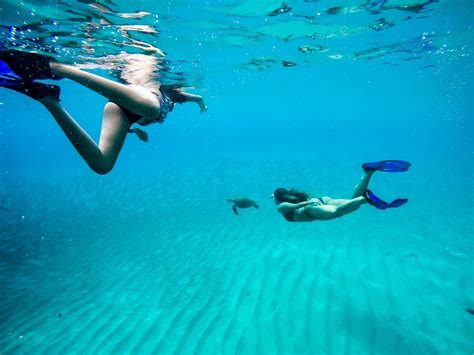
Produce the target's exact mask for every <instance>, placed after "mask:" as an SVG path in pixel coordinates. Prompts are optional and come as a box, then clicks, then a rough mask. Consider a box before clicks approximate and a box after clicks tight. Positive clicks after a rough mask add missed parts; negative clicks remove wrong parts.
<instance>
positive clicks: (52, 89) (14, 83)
mask: <svg viewBox="0 0 474 355" xmlns="http://www.w3.org/2000/svg"><path fill="white" fill-rule="evenodd" d="M0 87H4V88H6V89H10V90H13V91H16V92H19V93H21V94H23V95H26V96H29V97H31V98H32V99H35V100H39V99H42V98H44V97H46V96H51V97H53V98H55V99H56V100H58V101H61V100H60V99H59V94H60V92H61V89H60V87H59V86H57V85H49V84H43V83H37V82H35V81H24V80H3V79H0Z"/></svg>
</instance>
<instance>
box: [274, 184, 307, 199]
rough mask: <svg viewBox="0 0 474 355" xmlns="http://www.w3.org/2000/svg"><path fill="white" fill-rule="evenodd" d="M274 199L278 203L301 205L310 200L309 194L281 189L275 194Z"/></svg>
mask: <svg viewBox="0 0 474 355" xmlns="http://www.w3.org/2000/svg"><path fill="white" fill-rule="evenodd" d="M273 197H274V198H275V200H276V201H277V202H278V203H282V202H289V203H300V202H303V201H308V200H309V198H310V195H309V193H307V192H304V191H301V190H295V189H289V190H287V189H285V188H283V187H279V188H278V189H276V190H275V191H274V192H273Z"/></svg>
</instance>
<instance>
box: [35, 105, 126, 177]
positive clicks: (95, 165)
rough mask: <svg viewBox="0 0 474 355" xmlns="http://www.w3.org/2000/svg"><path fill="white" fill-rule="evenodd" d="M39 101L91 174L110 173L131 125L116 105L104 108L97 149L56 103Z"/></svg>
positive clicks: (90, 139) (84, 132) (85, 133)
mask: <svg viewBox="0 0 474 355" xmlns="http://www.w3.org/2000/svg"><path fill="white" fill-rule="evenodd" d="M39 101H40V102H41V103H42V104H43V105H44V106H45V107H46V109H47V110H48V111H49V112H50V113H51V114H52V115H53V117H54V119H55V120H56V122H57V123H58V125H59V127H61V129H62V130H63V132H64V133H65V134H66V137H67V138H68V139H69V141H70V142H71V143H72V145H73V146H74V148H75V149H76V150H77V152H78V153H79V154H80V155H81V157H82V158H83V159H84V160H85V162H86V163H87V165H89V167H90V168H91V169H92V170H94V171H95V172H96V173H98V174H107V173H108V172H110V171H111V170H112V168H113V166H114V164H115V161H116V160H117V157H118V155H119V153H120V150H121V149H122V146H123V143H124V141H125V137H126V136H127V132H128V129H129V127H130V122H129V121H128V119H127V117H126V116H125V114H124V113H123V111H122V109H121V108H120V107H119V106H118V105H116V104H114V103H111V102H109V103H107V105H105V108H104V116H103V120H102V129H101V133H100V140H99V145H97V144H96V143H95V142H94V140H93V139H92V138H91V137H90V136H89V135H88V134H87V132H86V131H84V130H83V129H82V127H81V126H79V124H78V123H77V122H76V121H75V120H74V119H73V118H72V117H71V116H70V115H69V114H68V113H67V112H66V110H65V109H64V108H63V107H62V106H61V104H60V103H59V101H57V100H54V99H53V98H50V97H46V98H44V99H41V100H39Z"/></svg>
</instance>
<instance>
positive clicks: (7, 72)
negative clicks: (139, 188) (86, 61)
mask: <svg viewBox="0 0 474 355" xmlns="http://www.w3.org/2000/svg"><path fill="white" fill-rule="evenodd" d="M62 78H68V79H70V80H73V81H75V82H77V83H79V84H81V85H83V86H85V87H87V88H89V89H91V90H93V91H95V92H96V93H98V94H100V95H102V96H104V97H106V98H107V99H109V102H108V103H107V104H106V105H105V107H104V112H103V119H102V128H101V132H100V139H99V144H97V143H96V142H94V140H93V139H92V138H91V137H90V136H89V135H88V134H87V133H86V132H85V131H84V130H83V129H82V128H81V127H80V126H79V124H78V123H77V122H76V121H75V120H74V119H73V118H72V117H71V116H70V115H69V114H68V113H67V112H66V110H65V109H64V108H63V107H62V106H61V104H60V103H59V102H60V99H59V94H60V88H59V86H57V85H48V84H43V83H39V82H36V81H35V80H38V79H53V80H59V79H62ZM0 86H1V87H4V88H7V89H11V90H14V91H17V92H20V93H22V94H24V95H27V96H29V97H31V98H32V99H34V100H37V101H38V102H40V103H41V104H43V105H44V106H45V107H46V109H47V110H48V111H49V112H50V113H51V114H52V116H53V117H54V119H55V120H56V122H57V123H58V125H59V126H60V127H61V129H62V130H63V132H64V133H65V134H66V137H67V138H68V139H69V141H70V142H71V143H72V145H73V146H74V148H75V149H76V150H77V152H78V153H79V154H80V155H81V157H82V158H83V159H84V161H85V162H86V163H87V164H88V165H89V167H90V168H91V169H92V170H93V171H95V172H96V173H98V174H107V173H108V172H110V171H111V170H112V168H113V166H114V164H115V162H116V160H117V158H118V155H119V153H120V150H121V149H122V146H123V144H124V142H125V138H126V136H127V133H135V134H136V135H137V136H138V137H139V138H140V139H141V140H143V141H148V135H147V133H146V132H145V131H142V130H141V129H139V128H131V125H132V124H134V123H137V124H139V125H141V126H146V125H149V124H152V123H163V122H164V120H165V119H166V116H167V115H168V113H169V112H171V111H172V110H173V107H174V104H175V103H184V102H195V103H196V104H197V105H198V106H199V108H200V110H201V112H204V111H206V110H207V107H206V105H205V103H204V100H203V98H202V97H201V96H199V95H193V94H189V93H186V92H184V91H182V90H181V89H180V88H179V87H176V86H171V85H159V83H157V82H153V83H152V84H151V85H147V86H146V87H145V86H138V85H124V84H121V83H117V82H114V81H112V80H109V79H106V78H103V77H100V76H98V75H95V74H92V73H88V72H85V71H82V70H79V69H77V68H74V67H72V66H68V65H64V64H61V63H59V62H58V61H57V60H56V59H54V58H52V57H49V56H45V55H41V54H38V53H29V52H22V51H18V50H4V51H1V52H0Z"/></svg>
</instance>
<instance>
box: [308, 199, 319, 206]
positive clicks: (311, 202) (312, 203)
mask: <svg viewBox="0 0 474 355" xmlns="http://www.w3.org/2000/svg"><path fill="white" fill-rule="evenodd" d="M308 202H309V205H310V206H321V205H322V203H321V200H320V199H319V198H312V199H311V200H309V201H308Z"/></svg>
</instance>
